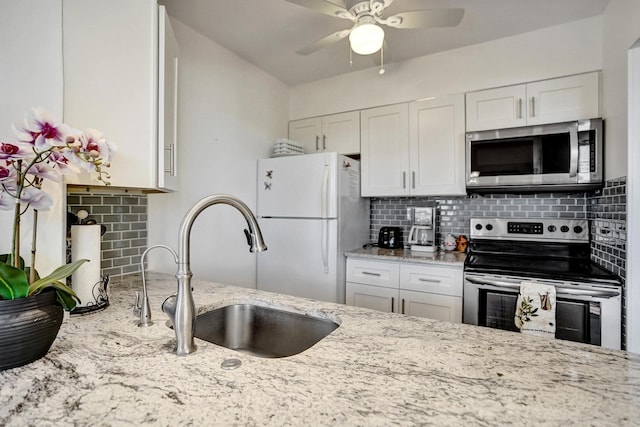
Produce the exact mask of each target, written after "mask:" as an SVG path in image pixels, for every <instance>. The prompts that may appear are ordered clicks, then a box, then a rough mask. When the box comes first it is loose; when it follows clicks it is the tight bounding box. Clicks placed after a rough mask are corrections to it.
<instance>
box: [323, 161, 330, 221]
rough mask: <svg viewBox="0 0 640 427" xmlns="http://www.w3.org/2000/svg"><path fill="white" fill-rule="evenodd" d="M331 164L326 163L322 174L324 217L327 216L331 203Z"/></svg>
mask: <svg viewBox="0 0 640 427" xmlns="http://www.w3.org/2000/svg"><path fill="white" fill-rule="evenodd" d="M328 193H329V165H324V175H323V176H322V194H321V197H322V218H326V217H327V209H328V205H329V198H328V197H329V194H328Z"/></svg>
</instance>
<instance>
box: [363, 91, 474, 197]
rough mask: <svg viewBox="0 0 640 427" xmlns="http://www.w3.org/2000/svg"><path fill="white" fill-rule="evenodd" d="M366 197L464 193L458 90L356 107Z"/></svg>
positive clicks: (461, 107)
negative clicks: (380, 104)
mask: <svg viewBox="0 0 640 427" xmlns="http://www.w3.org/2000/svg"><path fill="white" fill-rule="evenodd" d="M360 132H361V136H362V141H361V148H362V155H361V174H362V195H363V196H365V197H389V196H430V195H458V194H465V186H464V141H465V139H464V96H463V95H462V94H458V95H450V96H446V97H441V98H434V99H431V100H425V101H416V102H411V103H409V104H396V105H390V106H386V107H380V108H372V109H370V110H363V111H362V112H361V131H360Z"/></svg>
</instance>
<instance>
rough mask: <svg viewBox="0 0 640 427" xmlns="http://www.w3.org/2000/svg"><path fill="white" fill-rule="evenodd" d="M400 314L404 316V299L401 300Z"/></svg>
mask: <svg viewBox="0 0 640 427" xmlns="http://www.w3.org/2000/svg"><path fill="white" fill-rule="evenodd" d="M402 314H404V298H402Z"/></svg>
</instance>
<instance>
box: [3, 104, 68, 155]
mask: <svg viewBox="0 0 640 427" xmlns="http://www.w3.org/2000/svg"><path fill="white" fill-rule="evenodd" d="M13 131H14V133H15V134H16V136H17V137H18V138H19V139H20V140H21V141H22V142H28V143H31V144H33V145H34V146H35V149H36V151H37V152H43V151H46V150H48V149H49V148H51V147H52V146H57V147H61V146H64V145H65V139H66V135H67V134H68V133H69V132H70V129H69V127H68V126H67V125H65V124H63V123H58V121H57V119H56V118H55V117H54V116H53V115H52V114H50V113H49V112H47V111H46V110H43V109H42V108H32V110H31V114H30V115H27V116H26V117H25V120H24V127H22V128H18V127H16V126H14V127H13Z"/></svg>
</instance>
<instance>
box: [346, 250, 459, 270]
mask: <svg viewBox="0 0 640 427" xmlns="http://www.w3.org/2000/svg"><path fill="white" fill-rule="evenodd" d="M345 256H346V257H356V258H371V259H379V260H382V261H401V262H415V263H420V264H440V265H448V266H450V267H460V268H462V267H463V265H464V260H465V258H466V256H467V254H466V253H464V252H458V251H444V250H442V249H438V250H436V251H435V252H419V251H412V250H410V249H383V248H378V247H375V246H374V247H368V248H362V249H354V250H350V251H347V252H345Z"/></svg>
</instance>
